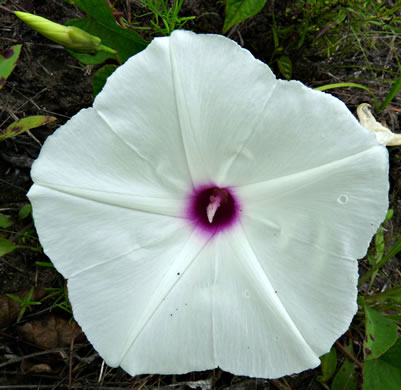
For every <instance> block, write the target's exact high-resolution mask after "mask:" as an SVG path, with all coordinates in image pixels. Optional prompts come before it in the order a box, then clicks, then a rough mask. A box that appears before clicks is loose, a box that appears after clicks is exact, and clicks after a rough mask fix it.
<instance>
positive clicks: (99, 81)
mask: <svg viewBox="0 0 401 390" xmlns="http://www.w3.org/2000/svg"><path fill="white" fill-rule="evenodd" d="M116 69H117V66H116V65H105V66H103V67H101V68H100V69H99V70H98V71H97V72H96V73H95V75H94V76H93V80H92V89H93V96H96V95H97V94H98V93H99V92H100V91H101V90H102V88H103V86H104V84H106V81H107V78H108V77H109V76H110V75H111V74H112V73H113V72H114V71H115V70H116Z"/></svg>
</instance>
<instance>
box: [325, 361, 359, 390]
mask: <svg viewBox="0 0 401 390" xmlns="http://www.w3.org/2000/svg"><path fill="white" fill-rule="evenodd" d="M331 390H356V380H355V367H354V363H353V362H352V361H351V360H349V359H346V360H345V361H344V363H343V365H342V366H341V368H340V369H339V370H338V372H337V374H336V376H335V377H334V379H333V383H332V384H331Z"/></svg>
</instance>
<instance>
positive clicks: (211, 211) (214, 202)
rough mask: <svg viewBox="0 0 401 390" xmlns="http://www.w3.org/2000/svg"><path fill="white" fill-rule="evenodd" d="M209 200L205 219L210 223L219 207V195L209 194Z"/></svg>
mask: <svg viewBox="0 0 401 390" xmlns="http://www.w3.org/2000/svg"><path fill="white" fill-rule="evenodd" d="M209 200H210V203H209V204H208V205H207V207H206V214H207V219H208V220H209V222H210V223H212V222H213V218H214V216H215V214H216V211H217V209H218V208H219V207H220V204H221V197H220V196H219V195H217V196H213V195H210V197H209Z"/></svg>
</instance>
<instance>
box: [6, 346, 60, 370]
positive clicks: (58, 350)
mask: <svg viewBox="0 0 401 390" xmlns="http://www.w3.org/2000/svg"><path fill="white" fill-rule="evenodd" d="M52 353H59V354H61V356H62V357H63V358H66V353H65V351H64V349H62V348H56V349H49V350H48V351H42V352H35V353H31V354H29V355H25V356H21V357H18V358H15V359H11V360H9V361H8V362H4V363H1V364H0V368H2V367H5V366H8V365H9V364H14V363H19V362H22V361H23V360H24V359H30V358H33V357H37V356H42V355H48V354H52Z"/></svg>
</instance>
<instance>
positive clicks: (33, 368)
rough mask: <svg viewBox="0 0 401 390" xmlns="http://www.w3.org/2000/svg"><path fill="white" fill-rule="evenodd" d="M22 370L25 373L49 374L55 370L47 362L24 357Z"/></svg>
mask: <svg viewBox="0 0 401 390" xmlns="http://www.w3.org/2000/svg"><path fill="white" fill-rule="evenodd" d="M21 371H22V372H23V373H24V374H49V373H51V372H53V370H52V368H51V367H50V366H49V365H48V364H46V363H36V364H35V363H32V362H31V361H29V360H27V359H24V360H23V361H22V362H21Z"/></svg>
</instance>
